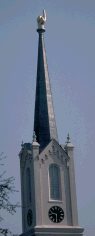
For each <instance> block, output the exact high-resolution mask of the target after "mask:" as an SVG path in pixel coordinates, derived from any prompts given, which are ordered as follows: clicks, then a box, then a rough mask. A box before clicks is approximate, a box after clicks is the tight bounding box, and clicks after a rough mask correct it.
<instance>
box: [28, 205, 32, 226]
mask: <svg viewBox="0 0 95 236" xmlns="http://www.w3.org/2000/svg"><path fill="white" fill-rule="evenodd" d="M32 220H33V214H32V210H31V209H29V210H28V213H27V223H28V225H29V226H31V225H32Z"/></svg>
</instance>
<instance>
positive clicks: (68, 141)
mask: <svg viewBox="0 0 95 236" xmlns="http://www.w3.org/2000/svg"><path fill="white" fill-rule="evenodd" d="M70 142H71V141H70V135H69V133H68V136H67V142H66V143H70Z"/></svg>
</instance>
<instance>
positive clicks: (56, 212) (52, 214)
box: [48, 206, 64, 223]
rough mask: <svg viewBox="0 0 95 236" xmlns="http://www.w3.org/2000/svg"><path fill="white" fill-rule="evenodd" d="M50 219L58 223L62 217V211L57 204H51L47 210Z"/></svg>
mask: <svg viewBox="0 0 95 236" xmlns="http://www.w3.org/2000/svg"><path fill="white" fill-rule="evenodd" d="M48 215H49V218H50V220H52V221H53V222H54V223H60V222H61V221H62V220H63V219H64V211H63V210H62V208H61V207H59V206H53V207H51V208H50V209H49V212H48Z"/></svg>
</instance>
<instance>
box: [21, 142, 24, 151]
mask: <svg viewBox="0 0 95 236" xmlns="http://www.w3.org/2000/svg"><path fill="white" fill-rule="evenodd" d="M21 147H22V149H23V147H24V142H23V140H22V144H21Z"/></svg>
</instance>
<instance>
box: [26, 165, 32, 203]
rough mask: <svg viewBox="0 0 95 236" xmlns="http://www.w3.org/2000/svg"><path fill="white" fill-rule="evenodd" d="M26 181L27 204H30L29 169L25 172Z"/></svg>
mask: <svg viewBox="0 0 95 236" xmlns="http://www.w3.org/2000/svg"><path fill="white" fill-rule="evenodd" d="M26 181H27V204H30V203H31V173H30V168H29V167H28V168H27V171H26Z"/></svg>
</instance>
